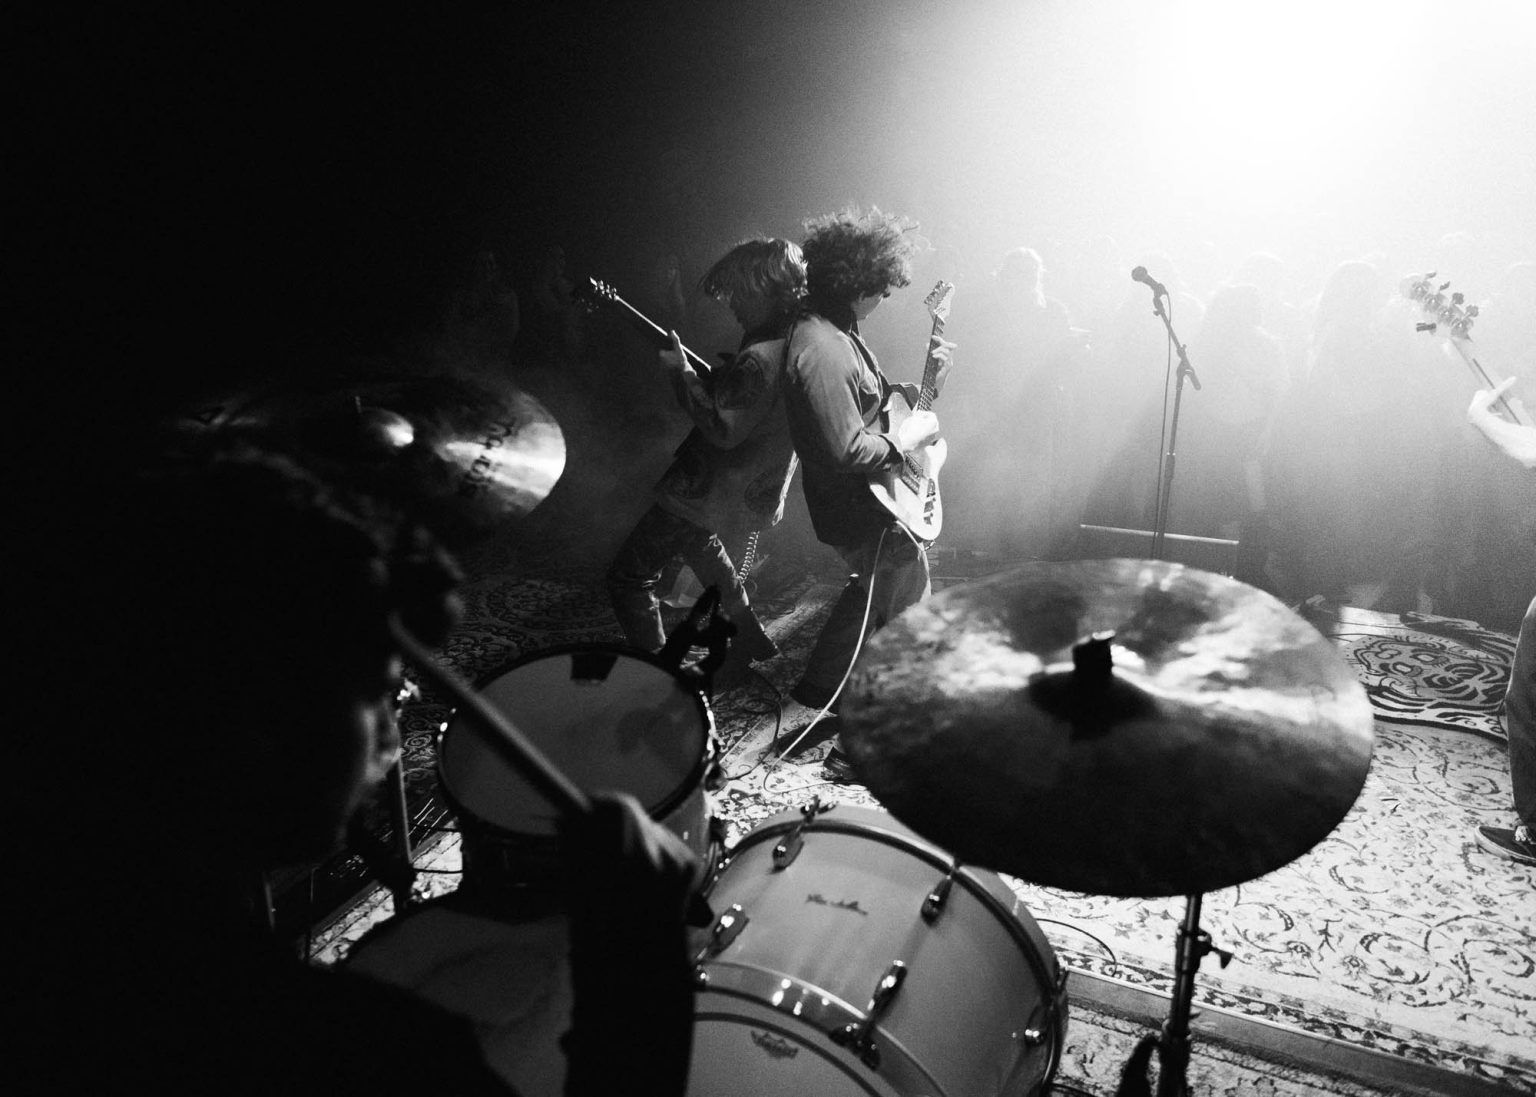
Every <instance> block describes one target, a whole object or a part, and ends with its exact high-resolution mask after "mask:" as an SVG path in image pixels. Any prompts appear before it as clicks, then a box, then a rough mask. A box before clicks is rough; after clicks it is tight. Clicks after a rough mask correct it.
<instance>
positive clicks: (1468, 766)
mask: <svg viewBox="0 0 1536 1097" xmlns="http://www.w3.org/2000/svg"><path fill="white" fill-rule="evenodd" d="M509 551H510V550H509ZM488 563H489V571H488V572H483V573H482V574H483V577H482V578H478V579H475V580H473V581H472V582H471V583H470V584H469V585H468V586H467V588H466V591H465V593H466V604H467V610H468V612H467V614H466V619H465V622H464V624H463V626H462V627H461V628H460V629H459V630H458V631H457V632H456V633H455V634H454V636H453V637H452V638H451V640H450V642H449V644H448V645H447V647H446V649H445V656H446V660H447V662H449V663H450V665H452V666H453V668H454V669H455V670H457V671H458V672H459V673H460V674H461V675H462V676H464V677H465V678H467V679H469V680H470V681H484V680H485V679H486V678H487V677H488V676H494V675H495V674H496V673H497V672H498V671H499V670H500V669H501V668H503V667H505V666H506V665H507V664H508V663H510V662H512V661H513V660H515V659H517V658H519V657H522V656H525V655H527V654H529V653H531V652H536V651H539V650H542V649H547V648H550V647H555V646H560V645H564V644H573V643H593V642H612V641H615V640H617V638H618V633H617V631H616V628H615V625H614V622H613V618H612V616H611V613H610V611H609V609H608V606H607V601H606V597H605V596H604V594H603V593H602V590H601V587H600V585H599V584H598V583H596V582H594V581H593V577H592V574H591V570H590V568H587V567H583V566H581V565H580V564H579V563H569V564H568V566H564V567H562V566H561V563H560V562H559V561H549V560H545V561H540V562H538V566H537V567H534V566H532V565H530V563H529V561H528V560H526V559H522V560H519V561H517V562H516V565H517V566H515V567H514V566H509V564H510V560H509V558H502V559H500V560H497V559H495V558H493V559H491V560H490V561H489V562H488ZM481 565H482V567H485V566H487V562H486V561H482V562H481ZM498 565H499V566H498ZM530 572H537V574H536V575H530ZM509 573H510V574H509ZM511 574H517V575H519V576H520V577H519V578H516V579H513V578H511ZM835 593H836V588H835V587H834V586H833V585H831V584H829V583H827V582H826V575H825V573H823V574H821V575H818V574H817V572H816V569H815V568H808V569H806V570H804V571H803V572H801V573H800V575H799V578H798V579H796V580H795V581H793V582H789V583H786V584H783V585H782V586H780V587H779V588H778V589H776V590H775V592H774V593H773V594H772V596H771V597H767V598H762V599H760V600H759V602H758V609H759V611H760V614H761V615H762V616H763V618H764V619H765V621H767V622H768V628H769V631H770V632H771V633H772V634H773V635H774V637H775V639H776V640H777V641H778V642H779V644H780V647H781V649H782V652H783V653H782V654H781V655H780V656H779V657H778V658H776V659H774V660H771V661H770V662H768V663H766V664H760V665H759V668H758V669H759V671H760V675H758V676H756V677H754V678H753V679H752V680H750V681H749V682H748V683H747V684H745V685H743V686H740V687H737V688H734V689H730V690H725V691H722V692H720V693H718V694H717V695H716V696H715V697H714V698H713V701H712V704H711V711H712V714H713V719H714V723H715V727H716V731H717V735H718V739H719V744H720V747H721V751H722V760H723V763H724V767H725V771H726V774H727V777H728V781H727V783H726V785H725V787H724V788H723V789H722V790H720V791H719V792H718V793H716V794H715V796H714V801H713V804H712V810H713V812H714V814H715V815H716V817H717V818H719V819H720V820H722V821H723V822H724V824H725V826H726V828H727V831H728V836H729V840H730V841H731V842H735V841H738V840H739V839H740V838H741V837H742V836H744V835H745V834H747V833H749V832H751V831H752V830H753V829H754V828H756V827H757V826H759V825H761V824H762V823H763V822H764V821H765V820H767V819H769V818H770V817H772V816H774V815H777V814H779V813H780V812H783V811H786V810H790V809H795V808H799V807H800V806H802V805H803V804H805V803H806V802H807V801H809V800H810V799H811V798H812V797H813V796H815V797H821V798H822V799H823V800H824V801H836V802H838V803H842V804H849V805H856V806H863V807H878V804H877V803H876V802H875V800H874V798H873V797H872V796H871V795H870V794H869V792H868V791H867V790H865V789H863V788H862V787H859V786H857V785H835V784H832V783H830V782H829V781H827V780H826V778H825V777H824V775H823V773H822V765H821V762H822V759H823V757H824V756H825V754H826V752H827V749H828V747H829V744H828V743H826V742H824V741H823V742H820V743H817V742H814V733H813V737H812V741H809V742H808V743H807V744H805V745H803V746H802V747H801V751H800V753H799V754H798V755H797V757H795V758H794V759H792V760H784V759H780V758H779V757H778V756H777V755H778V748H781V747H782V746H783V745H784V744H785V743H787V741H788V739H789V737H790V736H789V735H787V734H786V732H788V731H790V730H792V729H785V728H783V727H781V726H780V721H779V716H778V711H779V704H780V703H781V702H780V698H781V697H782V695H783V694H784V692H785V691H787V689H788V687H789V685H790V684H791V682H792V681H793V678H794V674H795V672H796V671H797V669H798V668H799V667H800V666H801V665H803V662H804V659H805V656H806V654H807V653H808V650H809V645H810V644H811V642H812V641H813V640H814V637H815V635H816V632H817V630H818V628H819V626H820V623H821V622H822V620H824V618H825V614H826V611H827V609H828V607H829V604H830V600H831V598H832V597H833V596H834V595H835ZM1306 613H1307V615H1308V617H1309V619H1311V620H1313V621H1314V623H1318V625H1319V628H1320V629H1321V630H1322V631H1324V632H1325V633H1326V634H1328V635H1330V636H1332V637H1333V638H1334V639H1335V641H1336V642H1337V643H1338V645H1339V648H1340V651H1341V654H1342V655H1343V656H1344V657H1345V658H1346V659H1347V660H1349V661H1350V662H1351V663H1352V665H1354V666H1355V667H1356V668H1357V671H1358V673H1359V675H1360V677H1361V680H1362V681H1364V682H1365V684H1366V685H1367V688H1368V690H1369V691H1370V695H1371V697H1372V699H1373V701H1374V702H1375V703H1376V705H1377V712H1378V723H1377V745H1376V750H1375V754H1374V757H1373V761H1372V767H1371V772H1370V775H1369V777H1368V779H1367V782H1366V786H1365V789H1364V791H1363V792H1362V794H1361V796H1360V798H1359V800H1358V802H1357V803H1356V805H1355V806H1354V808H1353V809H1352V810H1351V812H1350V813H1349V815H1348V816H1347V817H1346V818H1345V819H1344V821H1343V822H1342V823H1341V824H1340V825H1339V826H1338V828H1337V829H1336V830H1335V831H1334V833H1333V834H1331V835H1330V836H1329V837H1328V838H1327V839H1325V840H1324V841H1323V842H1322V843H1320V844H1319V845H1318V846H1317V847H1315V848H1314V849H1313V850H1312V851H1311V852H1310V853H1308V854H1307V855H1305V856H1303V857H1301V858H1300V859H1298V860H1297V861H1295V862H1293V863H1292V864H1290V865H1287V866H1285V867H1284V868H1282V869H1280V870H1278V871H1276V872H1273V873H1271V874H1269V875H1267V876H1265V877H1262V878H1260V879H1258V880H1254V881H1251V882H1249V883H1247V884H1244V885H1242V886H1241V887H1237V888H1232V889H1228V890H1226V891H1222V892H1217V893H1213V894H1211V895H1207V896H1206V897H1205V898H1204V907H1203V911H1202V916H1201V926H1202V928H1203V929H1205V930H1207V931H1208V932H1209V933H1210V934H1211V936H1212V938H1213V940H1214V942H1215V944H1216V945H1218V946H1220V947H1222V948H1226V949H1230V950H1231V951H1233V952H1234V953H1235V954H1236V957H1235V960H1234V962H1233V963H1232V964H1231V966H1230V967H1227V968H1225V969H1222V968H1220V967H1218V965H1217V964H1216V963H1215V959H1214V957H1213V958H1209V959H1208V960H1207V962H1206V963H1205V964H1204V965H1203V967H1202V969H1201V971H1200V974H1199V977H1198V980H1197V985H1196V999H1197V1006H1198V1007H1199V1008H1201V1009H1209V1010H1218V1011H1226V1012H1229V1013H1233V1014H1237V1015H1240V1016H1243V1017H1248V1018H1253V1019H1257V1020H1260V1021H1262V1022H1264V1023H1266V1024H1268V1025H1272V1026H1276V1027H1278V1028H1280V1029H1284V1030H1289V1031H1294V1032H1300V1033H1306V1034H1309V1035H1312V1036H1318V1037H1323V1038H1327V1039H1330V1040H1336V1041H1342V1042H1345V1043H1348V1044H1351V1045H1355V1046H1359V1047H1365V1048H1370V1049H1373V1050H1376V1051H1380V1052H1384V1053H1387V1054H1390V1055H1394V1056H1399V1057H1401V1058H1403V1059H1406V1060H1409V1061H1412V1062H1417V1063H1425V1064H1430V1065H1435V1066H1439V1067H1443V1068H1446V1069H1450V1070H1454V1071H1456V1072H1458V1073H1462V1074H1465V1075H1468V1076H1471V1077H1473V1078H1477V1079H1481V1080H1484V1081H1487V1082H1491V1083H1496V1084H1502V1085H1504V1086H1508V1087H1510V1088H1511V1090H1512V1091H1513V1092H1531V1093H1536V1052H1533V1047H1536V1044H1533V1042H1532V1040H1531V1036H1532V1034H1533V1031H1536V1026H1533V1020H1532V1019H1533V1016H1536V903H1533V902H1532V897H1533V889H1536V872H1533V871H1532V870H1530V869H1522V868H1520V867H1518V866H1514V865H1512V864H1511V863H1509V862H1507V861H1503V860H1500V859H1497V858H1494V857H1492V856H1490V855H1487V854H1485V853H1483V852H1482V851H1481V850H1480V849H1479V848H1478V847H1477V846H1476V845H1475V843H1474V842H1473V841H1472V837H1471V835H1472V830H1473V828H1474V827H1475V826H1476V825H1477V824H1479V823H1497V824H1501V825H1505V824H1507V823H1508V822H1509V817H1508V814H1509V802H1510V791H1509V781H1508V773H1507V766H1506V763H1505V760H1504V754H1503V750H1502V746H1501V743H1500V742H1499V741H1498V740H1499V739H1500V735H1499V730H1498V721H1497V718H1496V711H1497V702H1498V696H1499V693H1500V691H1501V688H1502V679H1501V677H1500V674H1501V671H1500V668H1501V667H1502V668H1504V669H1503V670H1502V674H1503V675H1505V676H1507V673H1508V671H1507V667H1508V660H1509V655H1510V652H1511V651H1512V647H1513V641H1512V639H1511V638H1509V637H1507V636H1503V635H1501V634H1497V633H1490V632H1487V631H1485V630H1481V629H1478V628H1477V627H1476V626H1475V625H1471V624H1470V623H1468V622H1447V621H1446V620H1445V619H1425V620H1423V621H1419V620H1407V619H1404V618H1398V617H1390V616H1388V615H1382V614H1368V613H1366V612H1365V611H1360V610H1353V609H1349V608H1347V607H1325V606H1321V605H1309V606H1308V607H1306ZM1469 683H1470V684H1469ZM451 712H452V710H451V708H450V707H449V705H448V704H447V703H446V701H445V699H444V698H442V697H439V696H435V695H434V694H433V693H432V691H431V690H424V692H423V696H422V697H421V699H420V700H419V701H418V702H416V703H414V704H411V705H408V706H407V707H406V711H405V713H404V714H403V717H402V730H403V732H404V734H405V740H406V758H407V763H408V766H407V786H408V791H409V795H410V798H411V800H412V801H413V803H417V802H420V801H422V800H423V799H424V798H431V797H433V796H434V795H435V794H436V775H435V772H434V758H435V748H436V741H437V737H438V734H439V731H440V729H441V728H442V727H443V726H444V724H445V723H446V722H447V721H448V720H449V718H450V716H451ZM1469 733H1470V734H1469ZM1004 879H1005V881H1006V882H1007V883H1008V884H1009V886H1010V887H1012V889H1013V890H1014V891H1015V893H1016V894H1017V895H1018V896H1019V897H1020V898H1021V900H1022V901H1023V903H1024V905H1025V907H1026V908H1027V909H1028V910H1029V911H1030V912H1031V914H1032V915H1033V916H1034V918H1035V919H1036V921H1038V922H1039V923H1040V925H1041V928H1042V929H1043V930H1044V932H1045V933H1046V936H1047V938H1048V939H1049V941H1050V944H1051V947H1052V948H1053V949H1054V950H1055V951H1056V954H1057V957H1058V959H1059V960H1060V961H1061V963H1062V964H1063V965H1064V966H1065V967H1066V968H1067V969H1068V970H1069V971H1081V972H1087V973H1092V974H1094V975H1096V976H1099V977H1102V978H1105V979H1109V980H1112V981H1116V982H1119V983H1123V984H1126V985H1128V986H1134V987H1140V988H1145V989H1148V990H1152V991H1156V992H1159V993H1163V994H1167V993H1168V992H1170V991H1171V989H1172V984H1173V966H1174V959H1175V956H1174V949H1175V942H1176V934H1177V932H1178V929H1179V923H1180V920H1181V919H1182V917H1183V915H1184V903H1183V901H1182V900H1124V899H1110V898H1105V897H1099V896H1090V895H1081V894H1076V893H1070V892H1063V891H1059V890H1054V889H1049V888H1044V887H1040V886H1037V885H1032V884H1029V883H1026V882H1023V881H1019V880H1014V879H1010V878H1007V877H1004ZM380 901H381V900H379V899H378V898H377V897H376V898H375V899H374V900H373V902H374V903H375V904H377V903H379V902H380ZM364 906H366V904H364ZM361 909H362V908H359V910H361ZM374 917H375V918H376V917H378V915H377V913H375V915H374ZM360 919H361V920H360ZM365 923H366V918H365V917H364V916H363V915H362V914H360V913H357V912H354V914H353V915H352V916H351V917H350V918H347V919H343V920H342V922H341V923H339V924H338V928H337V929H335V930H333V932H332V935H331V937H332V938H335V937H336V936H337V935H340V936H342V937H347V938H350V937H353V936H355V934H356V933H357V932H360V930H359V929H358V928H357V927H358V926H360V925H363V924H365ZM347 926H350V927H352V928H351V929H348V928H346V927H347ZM323 944H324V943H323ZM325 947H334V941H332V942H331V943H330V944H327V945H325ZM343 947H344V946H343ZM1080 1020H1081V1023H1079V1024H1077V1025H1076V1027H1075V1028H1074V1029H1073V1032H1072V1035H1070V1036H1069V1040H1068V1047H1067V1048H1066V1057H1065V1059H1064V1063H1063V1066H1062V1072H1061V1074H1060V1076H1059V1077H1060V1080H1062V1081H1064V1082H1070V1083H1072V1084H1076V1085H1080V1086H1085V1087H1087V1088H1089V1090H1090V1091H1097V1092H1110V1091H1112V1089H1113V1087H1114V1083H1115V1072H1116V1071H1117V1070H1118V1067H1119V1065H1120V1064H1121V1063H1123V1062H1124V1058H1125V1055H1126V1054H1127V1053H1128V1051H1129V1048H1130V1046H1131V1045H1132V1044H1133V1043H1134V1040H1135V1038H1136V1037H1137V1036H1139V1035H1140V1030H1139V1029H1138V1028H1137V1026H1135V1025H1131V1024H1129V1023H1128V1022H1127V1023H1121V1022H1117V1021H1115V1020H1114V1019H1113V1018H1108V1017H1106V1016H1103V1015H1093V1016H1089V1015H1088V1014H1087V1013H1086V1012H1085V1013H1084V1014H1083V1016H1082V1017H1081V1019H1080ZM1117 1025H1118V1027H1117ZM1216 1050H1217V1049H1214V1048H1212V1049H1204V1048H1199V1047H1197V1055H1196V1061H1195V1063H1194V1064H1192V1066H1191V1078H1192V1080H1198V1081H1199V1089H1200V1091H1201V1092H1212V1093H1233V1094H1236V1093H1242V1092H1254V1091H1259V1092H1264V1091H1266V1090H1267V1091H1268V1092H1273V1093H1277V1094H1289V1093H1297V1094H1301V1093H1306V1092H1337V1093H1365V1092H1367V1090H1365V1089H1360V1088H1358V1087H1355V1088H1351V1085H1350V1084H1347V1083H1344V1082H1338V1083H1337V1084H1336V1085H1334V1084H1332V1083H1330V1087H1331V1088H1327V1089H1322V1088H1319V1083H1318V1082H1317V1079H1316V1078H1315V1077H1314V1078H1312V1079H1311V1081H1310V1082H1302V1081H1297V1080H1295V1079H1292V1080H1291V1081H1286V1080H1285V1078H1284V1077H1283V1076H1282V1075H1283V1073H1284V1072H1283V1071H1279V1069H1278V1068H1274V1069H1271V1068H1269V1067H1264V1066H1262V1064H1261V1065H1258V1066H1256V1065H1255V1063H1254V1062H1252V1061H1249V1060H1244V1059H1243V1057H1242V1056H1241V1055H1236V1056H1233V1055H1228V1056H1226V1058H1225V1059H1223V1058H1222V1056H1221V1055H1217V1054H1216ZM1245 1072H1246V1073H1245ZM1256 1072H1257V1073H1256ZM1259 1075H1263V1084H1262V1085H1259V1084H1257V1083H1256V1082H1255V1078H1256V1077H1258V1076H1259ZM1245 1079H1246V1080H1245ZM1308 1085H1310V1086H1311V1087H1312V1088H1311V1089H1308V1088H1307V1086H1308ZM1296 1087H1300V1088H1296Z"/></svg>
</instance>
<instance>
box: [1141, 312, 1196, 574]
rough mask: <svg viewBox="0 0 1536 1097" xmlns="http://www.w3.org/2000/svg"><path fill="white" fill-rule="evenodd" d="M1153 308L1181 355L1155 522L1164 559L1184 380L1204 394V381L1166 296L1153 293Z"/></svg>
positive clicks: (1156, 552) (1157, 549)
mask: <svg viewBox="0 0 1536 1097" xmlns="http://www.w3.org/2000/svg"><path fill="white" fill-rule="evenodd" d="M1152 309H1153V312H1154V313H1156V315H1157V317H1158V318H1159V319H1160V320H1162V322H1163V327H1165V328H1167V329H1168V343H1169V345H1170V346H1172V347H1173V348H1174V349H1175V350H1176V351H1178V353H1179V370H1178V384H1177V386H1176V387H1175V389H1174V394H1173V421H1172V423H1171V425H1170V426H1169V428H1168V449H1167V451H1166V452H1164V453H1163V454H1162V455H1161V457H1160V458H1159V460H1158V463H1157V517H1156V518H1155V519H1154V520H1153V523H1152V559H1154V560H1161V559H1162V558H1163V543H1164V541H1165V540H1166V537H1167V533H1168V514H1169V511H1170V509H1171V506H1172V501H1173V471H1174V465H1175V464H1176V463H1177V461H1178V452H1177V449H1176V446H1175V443H1176V442H1177V440H1178V436H1179V409H1180V407H1181V406H1182V404H1183V402H1184V381H1185V379H1186V378H1188V379H1189V382H1190V384H1192V385H1194V386H1195V391H1196V392H1199V391H1200V378H1199V376H1198V375H1197V374H1196V373H1195V367H1194V366H1191V365H1190V364H1189V352H1188V351H1187V350H1186V349H1185V348H1184V344H1183V343H1181V342H1179V337H1178V335H1177V334H1175V333H1174V330H1173V321H1172V320H1170V319H1169V317H1168V311H1167V309H1165V308H1164V307H1163V295H1162V294H1160V293H1155V292H1154V293H1153V295H1152Z"/></svg>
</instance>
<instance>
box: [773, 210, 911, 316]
mask: <svg viewBox="0 0 1536 1097" xmlns="http://www.w3.org/2000/svg"><path fill="white" fill-rule="evenodd" d="M916 230H917V223H916V222H914V221H911V220H909V219H908V218H905V217H901V216H899V215H897V214H892V213H885V212H883V211H882V210H881V209H880V208H879V207H878V206H871V207H870V208H869V209H868V210H867V211H865V210H860V209H858V208H857V207H850V208H849V209H845V210H842V211H840V212H838V213H831V214H827V215H826V216H824V217H814V218H812V219H810V220H808V221H806V222H805V231H806V237H805V243H804V244H803V245H802V246H803V247H804V249H805V262H806V267H807V276H808V281H809V289H810V293H809V302H808V303H809V304H810V305H811V307H812V308H814V309H816V310H817V311H818V312H825V311H827V310H829V309H830V310H832V311H840V310H842V309H846V308H847V307H848V306H849V305H851V304H852V303H853V302H854V301H857V300H858V299H859V298H861V297H873V296H875V295H876V294H880V293H884V292H885V291H886V290H888V289H899V288H901V287H902V286H906V285H910V284H911V282H912V257H913V255H914V254H916V252H917V249H918V242H917V239H916V236H915V233H916Z"/></svg>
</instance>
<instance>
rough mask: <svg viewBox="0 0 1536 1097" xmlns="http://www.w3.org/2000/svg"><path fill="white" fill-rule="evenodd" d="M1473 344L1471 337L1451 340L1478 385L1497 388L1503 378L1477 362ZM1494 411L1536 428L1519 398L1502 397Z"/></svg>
mask: <svg viewBox="0 0 1536 1097" xmlns="http://www.w3.org/2000/svg"><path fill="white" fill-rule="evenodd" d="M1471 343H1472V340H1471V338H1470V337H1466V338H1461V339H1452V340H1451V345H1452V346H1453V347H1455V348H1456V353H1457V354H1459V355H1461V360H1462V361H1463V362H1465V363H1466V364H1467V368H1468V369H1469V370H1471V371H1472V376H1473V377H1474V378H1476V380H1477V383H1478V385H1479V386H1480V387H1482V388H1487V389H1491V388H1495V387H1497V386H1498V385H1499V384H1500V383H1501V382H1502V381H1503V378H1502V377H1495V376H1494V375H1493V374H1492V373H1490V372H1489V371H1488V370H1487V369H1485V368H1484V366H1483V364H1482V363H1481V362H1479V361H1478V360H1477V355H1475V354H1473V353H1472V348H1471ZM1492 409H1493V411H1494V413H1495V414H1497V415H1501V416H1503V417H1504V418H1505V419H1508V420H1509V421H1510V422H1511V423H1518V424H1519V425H1521V426H1525V427H1536V419H1533V418H1532V416H1531V413H1530V412H1529V411H1527V410H1526V409H1525V405H1524V404H1523V403H1521V402H1520V400H1519V399H1518V398H1514V399H1511V398H1510V397H1508V396H1500V397H1499V398H1498V399H1497V400H1495V401H1494V402H1493V404H1492Z"/></svg>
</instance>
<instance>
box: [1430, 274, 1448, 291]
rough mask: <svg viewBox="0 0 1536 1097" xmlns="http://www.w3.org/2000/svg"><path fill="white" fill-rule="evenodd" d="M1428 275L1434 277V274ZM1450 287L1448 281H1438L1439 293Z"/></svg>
mask: <svg viewBox="0 0 1536 1097" xmlns="http://www.w3.org/2000/svg"><path fill="white" fill-rule="evenodd" d="M1430 277H1431V278H1433V277H1434V275H1433V274H1431V275H1430ZM1450 288H1451V284H1450V283H1449V282H1441V283H1440V289H1439V292H1440V293H1444V292H1445V291H1446V290H1448V289H1450Z"/></svg>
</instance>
